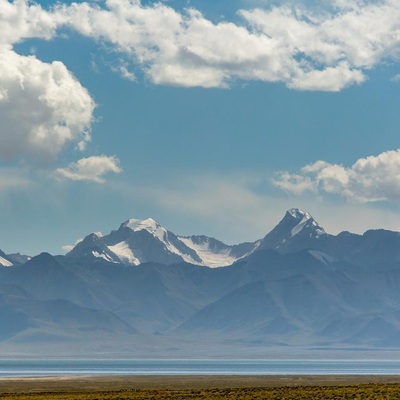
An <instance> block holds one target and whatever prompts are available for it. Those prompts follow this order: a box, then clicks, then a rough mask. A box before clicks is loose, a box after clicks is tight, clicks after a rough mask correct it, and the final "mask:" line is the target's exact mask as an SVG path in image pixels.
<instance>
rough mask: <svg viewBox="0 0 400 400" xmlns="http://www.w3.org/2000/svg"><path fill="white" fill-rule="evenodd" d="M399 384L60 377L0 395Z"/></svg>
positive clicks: (14, 385) (17, 383)
mask: <svg viewBox="0 0 400 400" xmlns="http://www.w3.org/2000/svg"><path fill="white" fill-rule="evenodd" d="M365 383H400V375H329V376H327V375H325V376H318V375H312V376H311V375H290V376H289V375H277V376H227V375H224V376H210V375H206V376H203V375H190V376H187V375H185V376H176V375H174V376H137V375H135V376H131V375H130V376H127V375H117V376H110V375H107V376H98V375H96V376H62V377H40V378H37V377H35V378H1V379H0V393H4V392H7V393H37V392H75V391H77V392H86V391H87V392H92V391H117V390H127V389H209V388H244V387H249V388H250V387H283V386H336V385H356V384H365Z"/></svg>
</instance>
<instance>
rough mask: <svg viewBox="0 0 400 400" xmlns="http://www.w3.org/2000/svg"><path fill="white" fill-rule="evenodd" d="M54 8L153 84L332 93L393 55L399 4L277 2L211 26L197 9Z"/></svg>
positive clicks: (134, 4) (134, 5)
mask: <svg viewBox="0 0 400 400" xmlns="http://www.w3.org/2000/svg"><path fill="white" fill-rule="evenodd" d="M105 4H106V8H100V7H98V6H93V5H89V4H87V3H80V4H72V5H64V6H61V7H59V8H58V11H57V18H58V20H61V19H63V21H64V22H63V23H64V24H67V25H69V26H71V27H72V28H73V29H76V30H77V31H79V32H80V33H81V34H83V35H86V36H89V37H93V38H95V39H98V40H103V41H106V42H109V43H111V44H112V45H113V46H115V49H116V50H118V51H120V52H123V53H125V54H127V55H128V56H130V57H131V58H132V60H133V61H134V62H135V63H136V64H138V65H139V66H141V67H142V68H143V70H144V71H145V73H146V74H147V76H148V77H149V78H150V79H151V80H152V81H153V82H154V83H156V84H170V85H179V86H187V87H190V86H203V87H226V86H228V85H229V83H230V82H231V81H232V80H233V79H242V80H261V81H266V82H278V81H279V82H284V83H285V84H286V85H287V86H288V87H291V88H294V89H298V90H324V91H339V90H341V89H343V88H345V87H347V86H349V85H352V84H360V83H362V82H363V81H364V80H365V79H366V76H365V71H366V70H368V69H370V68H373V67H375V66H376V65H378V64H379V63H380V62H382V61H383V60H385V59H391V58H392V59H396V60H397V59H398V57H399V54H400V53H399V52H400V19H399V18H398V15H399V14H400V3H399V1H398V0H386V1H378V2H366V1H358V2H354V1H337V2H336V3H335V7H334V11H331V12H326V11H325V12H321V11H320V12H319V14H314V13H312V12H311V11H309V10H307V9H305V8H300V7H296V6H294V5H291V6H289V5H286V6H285V5H281V6H277V7H273V8H269V9H253V10H241V11H239V15H240V16H241V17H242V18H243V24H241V25H240V24H235V23H232V22H225V21H224V22H220V23H213V22H211V21H210V20H208V19H207V18H205V17H204V16H203V15H202V14H201V13H200V12H199V11H197V10H193V9H190V10H188V11H186V12H185V13H180V12H177V11H175V10H174V9H172V8H171V7H168V6H167V5H164V4H161V3H157V4H154V5H150V6H144V5H142V4H141V3H140V1H139V0H130V1H129V0H107V1H106V3H105Z"/></svg>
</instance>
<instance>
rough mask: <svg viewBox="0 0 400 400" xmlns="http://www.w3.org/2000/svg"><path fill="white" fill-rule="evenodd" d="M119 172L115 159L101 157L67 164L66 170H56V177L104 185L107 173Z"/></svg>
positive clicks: (119, 168)
mask: <svg viewBox="0 0 400 400" xmlns="http://www.w3.org/2000/svg"><path fill="white" fill-rule="evenodd" d="M121 172H122V169H121V167H120V165H119V161H118V159H117V158H116V157H109V156H105V155H102V156H92V157H87V158H81V159H80V160H78V161H76V162H74V163H71V164H69V165H68V167H66V168H58V169H57V170H56V176H57V177H58V178H64V179H70V180H73V181H92V182H97V183H104V182H105V179H104V175H106V174H109V173H115V174H119V173H121Z"/></svg>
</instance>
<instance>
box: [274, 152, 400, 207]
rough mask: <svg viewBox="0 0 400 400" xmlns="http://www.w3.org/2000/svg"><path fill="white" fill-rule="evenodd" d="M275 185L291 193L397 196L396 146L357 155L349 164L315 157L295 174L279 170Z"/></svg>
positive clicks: (361, 198)
mask: <svg viewBox="0 0 400 400" xmlns="http://www.w3.org/2000/svg"><path fill="white" fill-rule="evenodd" d="M273 183H274V185H275V186H277V187H279V188H281V189H283V190H285V191H288V192H291V193H294V194H297V195H299V194H302V193H305V192H313V193H320V194H323V193H327V194H335V195H340V196H342V197H344V198H346V199H347V200H350V201H356V202H377V201H393V202H398V201H399V200H400V149H399V150H393V151H387V152H384V153H381V154H379V155H377V156H370V157H366V158H360V159H359V160H357V161H356V162H355V163H354V164H353V165H352V166H351V167H344V166H342V165H338V164H330V163H327V162H325V161H317V162H316V163H314V164H310V165H307V166H305V167H303V168H302V169H301V171H300V173H298V174H291V173H289V172H280V173H278V174H277V176H276V178H275V179H274V180H273Z"/></svg>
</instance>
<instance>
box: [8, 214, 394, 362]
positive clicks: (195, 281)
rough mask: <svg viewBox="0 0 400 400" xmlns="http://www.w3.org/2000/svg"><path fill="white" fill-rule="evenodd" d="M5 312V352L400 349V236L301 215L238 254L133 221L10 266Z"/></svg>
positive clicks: (230, 352)
mask: <svg viewBox="0 0 400 400" xmlns="http://www.w3.org/2000/svg"><path fill="white" fill-rule="evenodd" d="M0 257H2V258H3V259H4V260H8V261H9V262H10V263H11V261H10V260H11V258H10V257H9V256H7V255H6V254H4V253H2V254H1V255H0ZM228 262H229V263H231V265H226V264H227V263H228ZM5 263H7V262H5ZM207 265H210V266H213V267H214V266H223V265H225V266H224V267H223V268H207V267H206V266H207ZM0 315H1V316H2V320H3V321H7V323H6V324H3V325H2V327H1V328H0V346H1V343H7V344H9V345H11V344H12V345H13V346H16V347H15V348H16V349H18V348H19V347H18V346H28V345H29V346H33V343H40V345H41V346H47V345H48V343H50V342H56V343H62V346H63V347H62V348H64V349H66V350H65V351H67V350H68V349H69V350H70V349H71V346H76V345H77V344H78V343H81V344H82V343H86V344H85V346H86V347H85V348H90V349H94V348H95V349H96V351H100V350H99V349H101V348H102V346H103V345H104V343H106V342H107V348H108V349H109V351H110V352H113V351H128V352H131V351H135V352H138V351H140V352H141V353H140V354H142V355H146V354H152V355H154V354H156V353H157V352H159V351H161V352H165V353H163V354H167V355H168V354H169V355H171V354H177V353H175V352H179V354H181V355H182V356H185V355H190V354H194V353H191V351H197V350H198V349H200V348H204V349H214V350H215V349H221V348H224V349H226V350H225V353H224V354H225V355H235V354H237V353H236V352H237V349H238V348H240V349H243V351H244V353H245V354H247V353H246V351H247V350H248V351H250V349H254V348H257V346H261V347H260V348H266V347H271V346H278V347H279V348H281V349H284V348H286V347H288V346H289V347H293V346H294V347H302V348H310V347H312V348H323V349H333V348H342V349H343V348H344V349H346V348H347V349H348V348H352V349H364V348H369V349H373V348H375V349H376V348H381V349H382V348H390V347H396V348H397V347H399V346H400V339H399V338H400V322H399V321H400V319H399V317H400V235H399V233H397V232H390V231H385V230H375V231H367V232H366V233H365V234H364V235H356V234H351V233H348V232H342V233H340V234H339V235H336V236H335V235H330V234H328V233H326V232H325V230H324V229H323V227H322V226H321V225H320V224H319V223H318V222H316V221H315V220H314V219H313V218H312V216H311V215H310V214H309V213H307V212H304V211H301V210H298V209H291V210H289V211H288V212H287V213H286V214H285V216H284V217H283V219H282V220H281V221H280V222H279V224H278V225H277V226H276V227H275V228H274V229H273V230H272V231H271V232H269V233H268V234H267V235H266V236H265V237H264V238H263V239H261V240H259V241H256V242H254V243H244V244H240V245H235V246H229V245H226V244H224V243H223V242H221V241H218V240H217V239H214V238H209V237H207V236H189V237H182V236H177V235H175V234H174V233H172V232H170V231H168V230H167V229H165V228H163V227H161V226H160V225H159V224H157V223H156V222H155V221H154V220H151V219H149V220H144V221H140V220H128V221H126V222H124V223H123V224H121V226H120V227H119V229H117V230H115V231H112V232H111V233H110V234H109V235H106V236H101V235H98V234H90V235H88V236H87V237H86V238H85V239H84V240H82V241H81V242H80V243H78V244H77V245H76V246H75V248H74V249H73V250H72V251H71V252H70V253H68V255H66V256H55V257H54V256H51V255H50V254H47V253H42V254H40V255H38V256H36V257H33V258H32V259H30V260H28V261H26V262H25V263H24V264H19V265H16V264H15V265H9V266H5V265H3V267H1V268H0ZM91 335H93V337H95V340H93V341H92V340H91V339H90V338H91ZM83 338H86V339H85V340H86V342H83V340H84V339H83ZM91 346H92V347H91ZM93 346H94V347H93ZM213 346H214V347H213ZM13 348H14V347H13ZM21 348H26V347H21ZM30 349H32V347H30ZM122 349H124V350H122ZM133 349H136V350H133ZM246 349H247V350H246ZM69 350H68V351H69ZM214 350H210V351H211V353H212V354H214V353H213V352H214ZM199 351H200V350H199ZM154 352H155V353H154ZM135 354H137V353H135ZM157 354H158V353H157Z"/></svg>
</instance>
